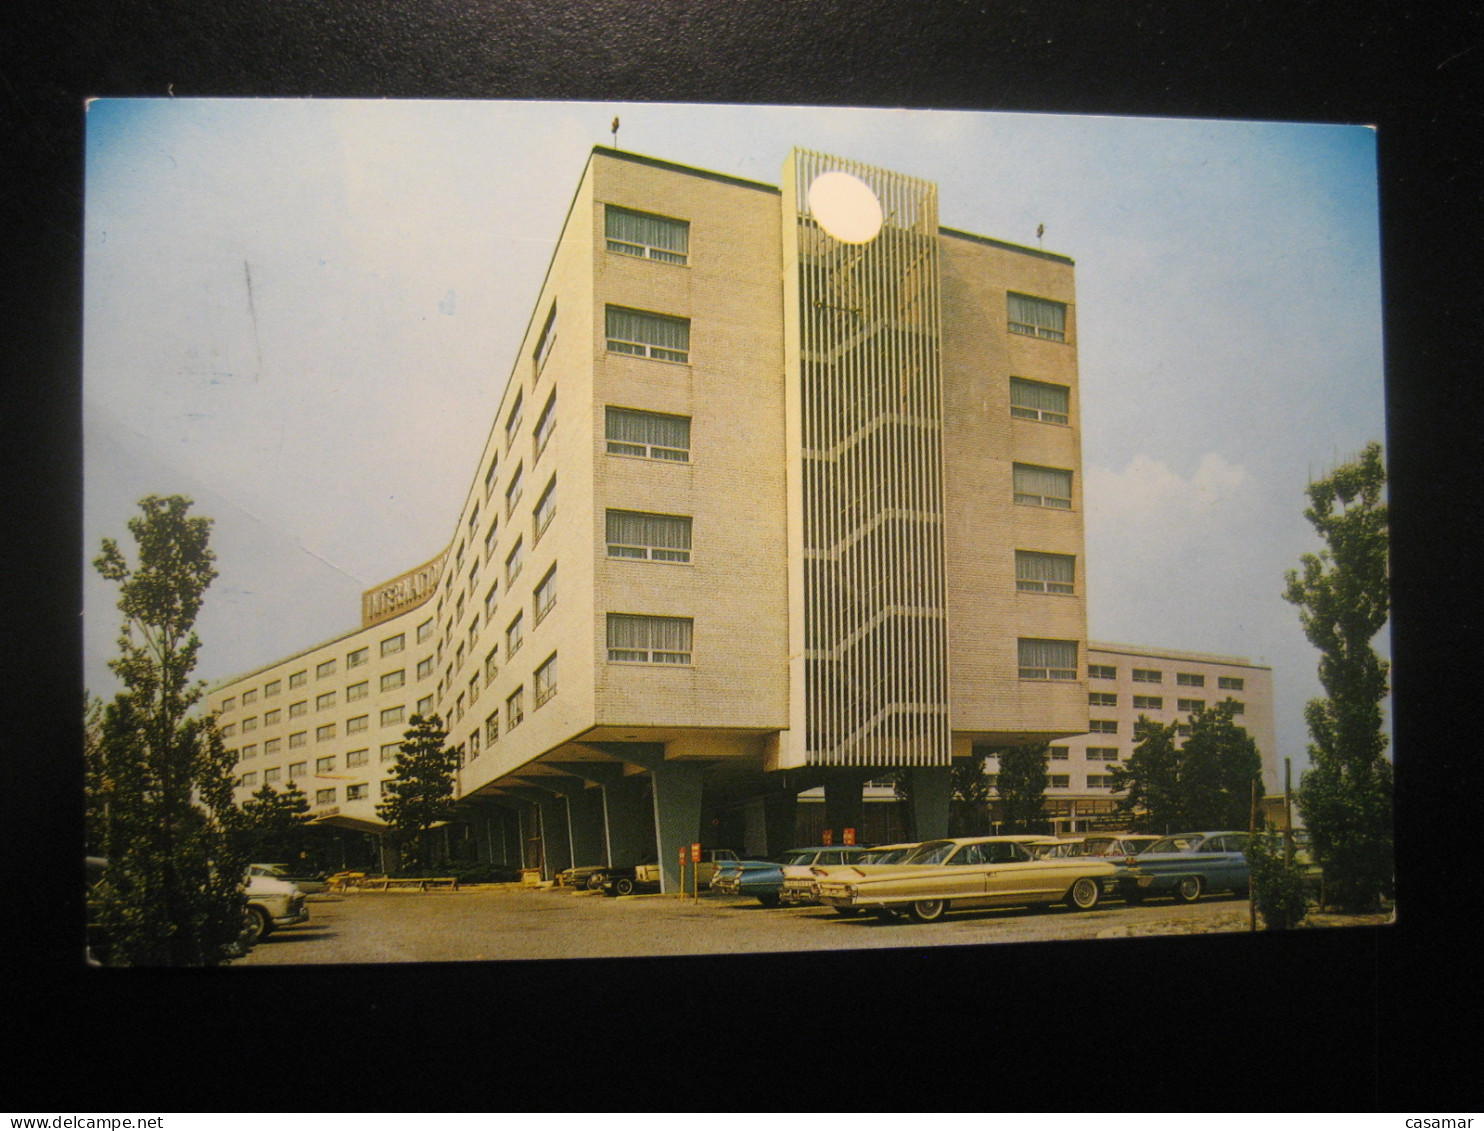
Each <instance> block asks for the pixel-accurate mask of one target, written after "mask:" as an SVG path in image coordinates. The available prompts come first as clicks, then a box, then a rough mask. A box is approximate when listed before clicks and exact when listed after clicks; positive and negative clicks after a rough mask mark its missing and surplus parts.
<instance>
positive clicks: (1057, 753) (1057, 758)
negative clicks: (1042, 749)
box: [1050, 746, 1071, 762]
mask: <svg viewBox="0 0 1484 1131" xmlns="http://www.w3.org/2000/svg"><path fill="white" fill-rule="evenodd" d="M1050 751H1051V761H1053V762H1065V761H1067V759H1068V758H1069V757H1070V756H1071V750H1070V748H1069V747H1066V746H1053V747H1050Z"/></svg>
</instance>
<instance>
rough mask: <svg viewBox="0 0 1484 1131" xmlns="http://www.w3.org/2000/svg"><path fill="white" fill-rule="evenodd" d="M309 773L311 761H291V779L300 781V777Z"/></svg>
mask: <svg viewBox="0 0 1484 1131" xmlns="http://www.w3.org/2000/svg"><path fill="white" fill-rule="evenodd" d="M308 775H309V763H308V762H290V763H289V781H298V780H299V779H300V778H302V777H307V776H308Z"/></svg>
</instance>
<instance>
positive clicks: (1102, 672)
mask: <svg viewBox="0 0 1484 1131" xmlns="http://www.w3.org/2000/svg"><path fill="white" fill-rule="evenodd" d="M1087 678H1088V679H1117V678H1118V669H1117V668H1115V667H1114V666H1113V665H1112V664H1088V665H1087Z"/></svg>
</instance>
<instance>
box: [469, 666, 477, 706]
mask: <svg viewBox="0 0 1484 1131" xmlns="http://www.w3.org/2000/svg"><path fill="white" fill-rule="evenodd" d="M478 698H479V673H478V672H475V673H474V674H473V675H471V676H470V677H469V706H470V707H472V706H474V701H475V700H476V699H478Z"/></svg>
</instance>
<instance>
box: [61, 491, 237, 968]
mask: <svg viewBox="0 0 1484 1131" xmlns="http://www.w3.org/2000/svg"><path fill="white" fill-rule="evenodd" d="M190 508H191V501H190V500H189V499H187V498H183V497H181V496H179V495H171V496H167V497H164V498H161V497H159V496H155V495H151V496H149V497H148V498H145V499H143V500H141V501H140V503H139V509H140V512H141V513H140V514H138V515H136V516H135V517H134V518H131V519H130V520H129V523H128V527H129V532H130V534H132V535H133V538H134V542H135V549H136V557H137V560H136V562H135V563H134V564H133V565H132V566H131V565H130V564H129V562H128V561H127V559H126V558H125V556H124V553H123V551H122V550H120V549H119V547H118V545H117V543H115V542H114V540H113V539H111V538H105V539H104V540H103V546H102V553H101V554H100V555H99V556H98V558H97V559H96V560H95V561H94V563H93V565H94V567H95V568H96V569H97V570H98V572H99V573H101V574H102V575H103V576H104V577H105V578H106V579H108V580H109V581H112V582H115V583H116V584H117V585H118V587H119V602H118V607H119V610H120V611H121V612H122V613H123V614H124V624H123V632H122V635H121V636H120V637H119V641H118V646H119V655H118V657H117V658H116V659H114V660H113V661H111V662H110V664H109V667H111V668H112V669H113V671H114V672H115V674H117V675H118V677H119V679H120V681H121V682H122V683H123V685H124V690H123V691H121V692H119V693H118V695H116V696H115V697H114V699H113V701H112V702H111V703H109V704H108V705H107V706H106V707H105V708H104V709H103V712H102V716H101V719H99V720H96V723H95V725H96V731H95V735H94V738H93V740H92V741H93V743H94V747H93V749H92V750H90V751H89V752H88V755H89V763H90V765H89V772H88V776H87V779H86V780H87V783H88V788H89V790H90V791H91V792H93V794H94V795H93V796H92V797H90V799H89V809H90V811H92V812H93V813H95V814H97V819H98V825H99V828H100V831H101V844H99V845H98V847H99V848H101V850H102V852H103V854H104V855H105V856H107V858H108V865H107V868H106V869H105V871H104V875H103V880H102V882H101V883H100V884H99V886H98V889H97V890H96V891H95V892H94V895H93V903H94V905H95V908H96V910H95V912H94V915H95V922H96V923H97V924H98V925H99V926H100V928H101V930H102V932H103V936H104V937H105V938H106V939H107V960H108V962H109V964H110V965H116V966H213V965H216V964H218V963H220V962H222V961H223V960H224V959H226V958H228V957H230V956H231V953H232V951H233V949H234V947H235V944H236V942H237V939H238V937H239V936H240V934H241V933H242V928H243V895H242V891H241V882H242V870H243V863H242V861H241V859H240V858H239V857H237V856H236V855H235V854H234V852H233V851H232V848H231V845H230V844H229V843H228V840H227V829H228V827H229V825H230V823H231V822H232V820H233V818H234V816H235V810H234V808H233V805H232V788H233V777H232V766H233V758H232V757H231V755H229V754H228V753H227V752H226V750H225V749H224V748H223V746H222V742H221V737H220V735H219V733H218V731H217V729H216V725H215V723H214V721H213V720H212V719H210V718H201V717H199V716H193V715H192V713H191V711H192V708H193V707H194V706H195V705H196V704H197V703H198V702H199V701H200V699H201V695H202V690H203V685H202V684H201V683H200V682H199V681H195V680H193V679H192V678H191V673H192V672H193V671H194V670H195V667H196V657H197V653H198V652H199V651H200V648H201V641H200V639H199V638H198V637H197V636H196V633H195V623H196V617H197V615H198V614H199V613H200V611H201V602H202V597H203V595H204V594H205V592H206V589H207V587H208V586H209V585H210V584H211V582H212V579H213V578H215V577H216V568H215V566H214V564H213V563H214V562H215V560H216V555H215V554H213V553H212V551H211V548H210V539H211V520H210V519H208V518H200V517H195V518H193V517H190V515H189V513H188V512H189V511H190Z"/></svg>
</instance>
